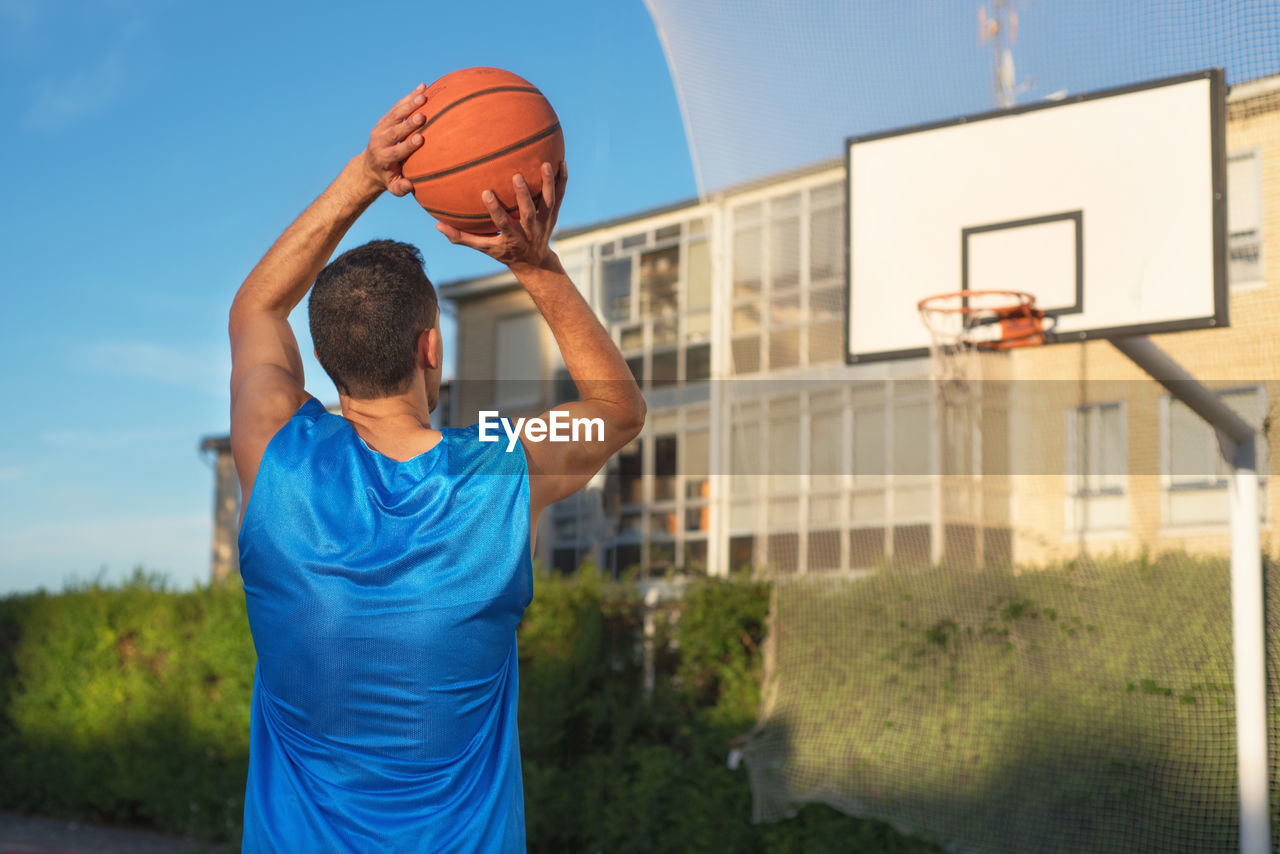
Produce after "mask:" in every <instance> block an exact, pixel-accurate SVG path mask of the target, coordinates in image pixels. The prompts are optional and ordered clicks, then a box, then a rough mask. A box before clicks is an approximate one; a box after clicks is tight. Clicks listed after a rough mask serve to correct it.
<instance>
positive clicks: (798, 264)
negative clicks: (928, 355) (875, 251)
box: [730, 182, 845, 374]
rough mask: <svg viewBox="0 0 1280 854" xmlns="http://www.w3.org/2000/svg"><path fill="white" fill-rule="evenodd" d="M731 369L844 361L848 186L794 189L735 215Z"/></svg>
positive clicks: (742, 370) (836, 184)
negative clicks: (845, 227)
mask: <svg viewBox="0 0 1280 854" xmlns="http://www.w3.org/2000/svg"><path fill="white" fill-rule="evenodd" d="M732 241H733V245H732V248H731V249H732V253H731V254H732V258H733V270H732V283H733V290H732V298H733V305H732V308H731V309H730V312H731V316H732V321H731V328H732V333H733V340H732V343H731V346H732V349H733V352H732V355H733V360H732V363H731V369H732V371H733V372H734V373H735V374H749V373H755V372H758V371H761V370H768V371H778V370H788V369H791V368H798V367H802V366H804V365H807V364H820V363H824V362H835V361H840V360H841V359H842V358H843V348H844V310H845V297H844V292H845V283H844V249H845V234H844V185H843V183H842V182H831V183H826V184H819V185H814V186H810V187H807V188H804V189H801V190H792V191H790V192H788V193H785V194H783V195H778V196H773V197H770V198H767V199H764V200H763V201H758V202H752V203H750V204H744V205H739V206H738V207H736V208H735V209H734V210H733V229H732Z"/></svg>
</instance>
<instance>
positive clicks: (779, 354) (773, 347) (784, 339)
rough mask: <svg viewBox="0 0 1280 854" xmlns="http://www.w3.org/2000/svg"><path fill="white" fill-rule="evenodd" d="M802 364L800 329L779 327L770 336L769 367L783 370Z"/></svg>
mask: <svg viewBox="0 0 1280 854" xmlns="http://www.w3.org/2000/svg"><path fill="white" fill-rule="evenodd" d="M799 364H800V330H799V329H798V328H796V327H792V328H791V329H777V330H774V332H773V333H772V334H771V335H770V336H769V368H770V369H771V370H782V369H785V368H794V367H796V366H798V365H799Z"/></svg>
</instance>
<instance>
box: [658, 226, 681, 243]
mask: <svg viewBox="0 0 1280 854" xmlns="http://www.w3.org/2000/svg"><path fill="white" fill-rule="evenodd" d="M679 238H680V223H678V222H677V223H676V224H675V225H664V226H663V227H662V228H660V229H658V230H657V231H656V232H654V235H653V239H654V240H655V241H661V240H678V239H679Z"/></svg>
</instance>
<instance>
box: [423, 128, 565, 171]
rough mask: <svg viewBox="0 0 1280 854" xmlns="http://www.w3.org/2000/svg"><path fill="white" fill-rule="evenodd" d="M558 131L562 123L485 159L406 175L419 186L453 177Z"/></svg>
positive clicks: (487, 155) (480, 158)
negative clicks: (449, 176) (436, 170)
mask: <svg viewBox="0 0 1280 854" xmlns="http://www.w3.org/2000/svg"><path fill="white" fill-rule="evenodd" d="M558 130H560V123H559V122H556V123H555V124H553V125H551V126H550V127H548V128H546V129H545V130H540V131H538V132H537V133H535V134H534V135H533V136H530V137H526V138H525V139H522V140H520V141H519V142H515V143H512V144H511V145H508V146H507V147H506V148H502V149H499V150H497V151H495V152H493V153H492V154H486V155H485V156H483V157H477V158H476V159H475V160H469V161H467V162H466V163H461V164H459V165H457V166H450V167H449V168H448V169H441V170H440V171H438V172H429V173H427V174H426V175H417V176H413V177H411V176H408V175H406V176H405V177H406V178H408V179H409V180H410V181H412V182H413V183H414V184H419V183H421V182H423V181H431V180H434V179H435V178H443V177H445V176H446V175H452V174H453V173H455V172H462V171H464V170H466V169H470V168H471V167H472V166H478V165H480V164H481V163H488V162H489V161H490V160H495V159H497V158H499V157H501V156H502V155H504V154H510V153H511V152H513V151H517V150H519V149H521V148H524V147H525V146H526V145H529V144H530V143H534V142H537V141H538V140H540V139H545V138H547V137H549V136H551V135H552V134H553V133H555V132H556V131H558Z"/></svg>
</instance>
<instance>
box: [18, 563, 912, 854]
mask: <svg viewBox="0 0 1280 854" xmlns="http://www.w3.org/2000/svg"><path fill="white" fill-rule="evenodd" d="M768 605H769V589H768V587H767V586H766V585H763V584H758V583H752V582H749V581H745V580H740V581H729V582H717V581H709V580H701V581H697V582H694V583H692V584H691V585H690V586H689V587H688V588H687V589H686V590H685V591H684V595H683V597H682V598H681V599H680V600H679V601H678V602H676V603H675V604H673V605H672V606H671V607H670V608H668V609H666V610H665V611H663V612H661V613H659V614H658V615H656V619H654V620H653V621H652V628H653V632H652V634H651V642H650V645H649V647H648V649H647V650H646V646H645V632H644V625H645V607H644V604H643V602H642V601H641V599H640V596H639V592H638V590H637V588H636V587H635V586H634V585H630V584H615V583H612V582H609V581H607V580H605V579H604V578H602V577H601V576H600V574H598V573H597V572H596V571H595V570H594V568H593V567H591V566H589V565H588V566H584V567H583V568H582V571H581V572H579V573H578V574H576V575H575V576H573V577H569V578H565V577H563V576H559V575H553V574H550V573H546V572H541V571H539V572H538V573H537V574H536V594H535V596H534V601H533V604H532V605H531V606H530V608H529V610H528V612H527V613H526V615H525V619H524V622H523V623H522V625H521V628H520V684H521V700H520V730H521V745H522V751H523V762H524V778H525V802H526V819H527V826H528V846H529V850H530V851H531V852H535V854H536V852H576V851H582V852H591V854H595V852H610V853H611V854H629V852H636V854H639V852H645V854H654V853H655V852H681V854H683V852H695V851H733V852H759V854H791V852H796V854H799V852H806V854H810V852H816V853H817V854H821V852H836V851H849V850H851V846H855V848H854V850H859V851H866V852H920V851H933V850H936V849H933V848H928V847H924V846H922V845H921V844H919V843H915V842H911V841H909V840H905V839H904V838H903V837H901V836H899V835H898V834H896V833H895V832H893V831H892V830H890V829H889V828H888V827H887V826H885V825H881V824H875V823H870V822H865V821H860V820H857V819H852V818H849V817H847V816H843V815H841V814H839V813H836V812H834V811H832V810H829V809H827V808H825V807H816V806H815V807H807V808H805V809H804V810H802V811H801V812H800V814H799V816H797V817H796V818H795V819H793V820H791V821H788V822H783V823H781V824H777V825H753V824H751V820H750V818H751V791H750V788H749V786H748V784H747V780H746V775H745V773H744V771H742V770H738V771H731V770H729V769H728V768H727V767H726V764H725V760H726V757H727V755H728V753H729V750H730V739H731V738H732V737H734V736H736V735H740V734H741V733H743V732H745V731H746V729H748V728H749V727H750V726H751V725H752V723H753V722H754V720H755V713H756V706H757V704H758V702H759V690H760V669H761V657H760V645H761V643H762V641H763V637H764V632H765V617H766V614H767V611H768ZM646 658H647V659H648V661H649V662H650V666H649V674H650V679H651V687H649V688H646V664H645V663H646ZM254 662H255V657H254V651H253V645H252V642H251V640H250V636H249V629H248V621H247V619H246V617H245V610H244V595H243V592H242V591H241V590H240V589H239V588H238V587H237V586H234V585H232V586H214V587H207V588H201V589H198V590H194V591H189V592H173V591H169V590H167V589H166V588H165V585H164V583H163V581H161V580H160V579H158V578H156V577H153V576H148V575H145V574H143V573H141V572H139V573H137V574H135V576H134V577H133V579H131V580H130V581H129V582H128V583H126V584H124V585H123V586H121V587H119V588H114V589H113V588H108V587H104V586H102V585H99V584H88V585H82V586H80V587H77V588H73V589H68V590H67V591H65V592H64V593H62V594H59V595H48V594H44V593H39V594H33V595H24V596H11V597H8V598H4V599H0V807H4V808H9V809H18V810H23V811H28V812H36V813H43V814H49V815H58V816H65V817H74V818H79V819H87V820H98V821H109V822H115V823H120V824H129V825H141V826H147V827H151V828H154V829H158V830H163V831H167V832H173V833H181V834H186V835H190V836H195V837H197V838H202V839H206V840H209V841H226V840H231V841H232V842H233V843H234V842H236V841H237V840H238V838H239V834H240V822H241V815H242V811H243V803H244V801H243V797H244V782H245V777H246V774H247V768H248V737H249V725H248V722H249V703H250V693H251V690H252V684H253V668H254Z"/></svg>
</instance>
